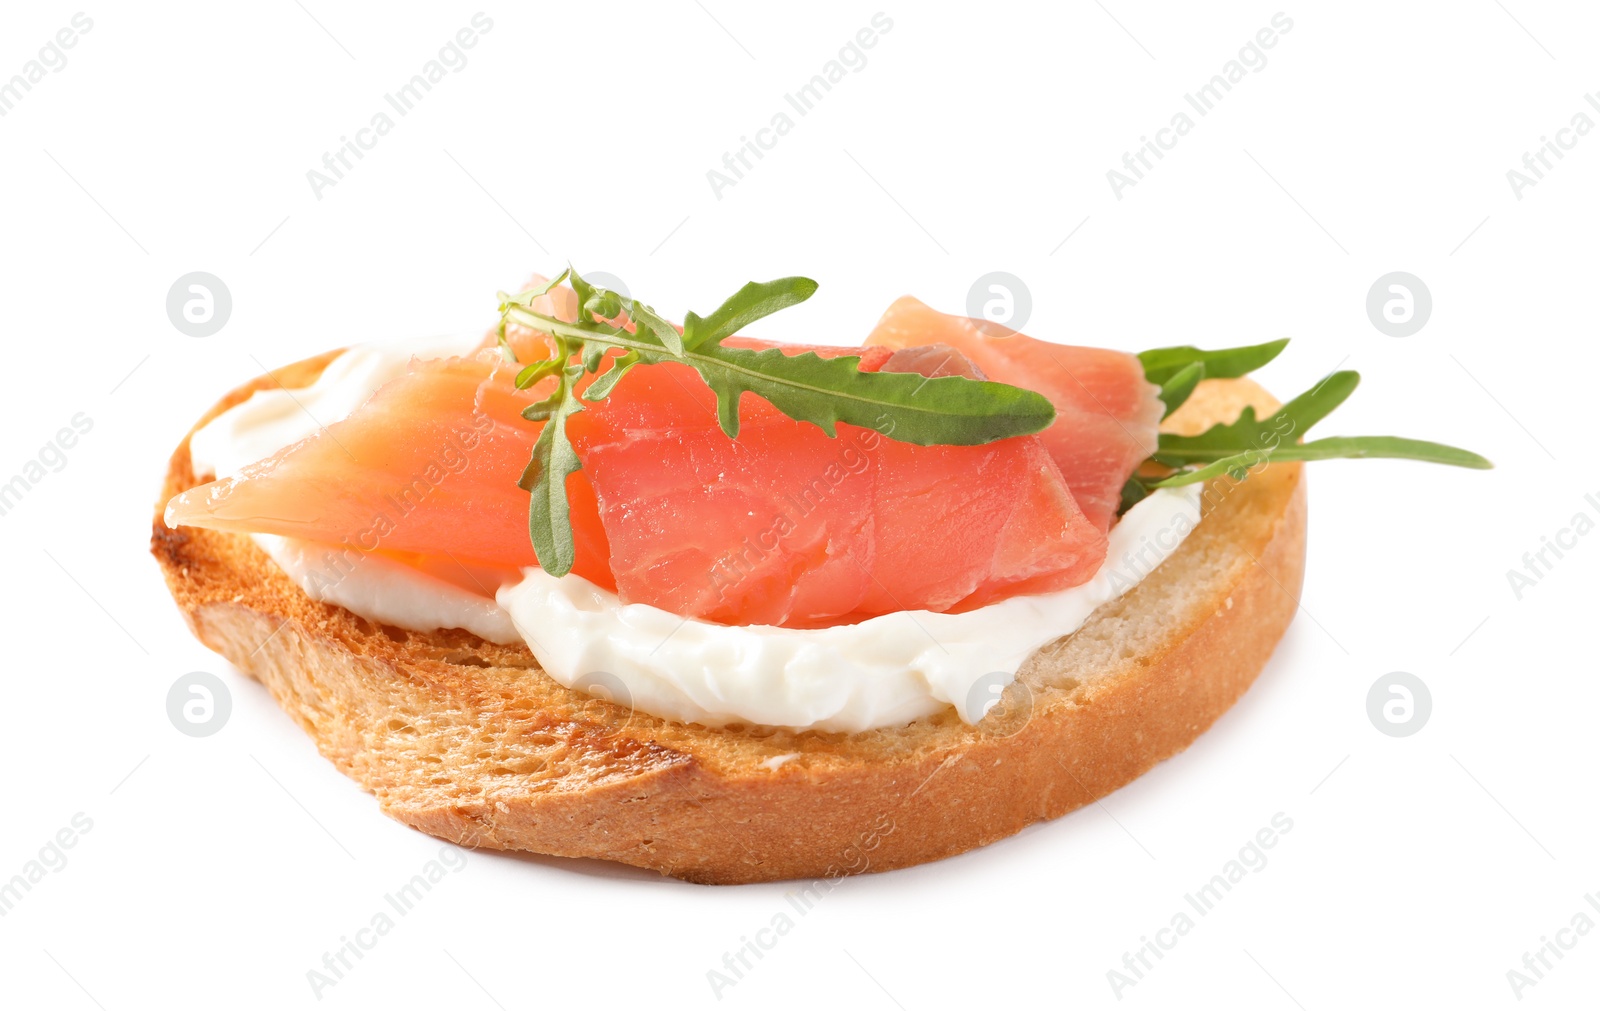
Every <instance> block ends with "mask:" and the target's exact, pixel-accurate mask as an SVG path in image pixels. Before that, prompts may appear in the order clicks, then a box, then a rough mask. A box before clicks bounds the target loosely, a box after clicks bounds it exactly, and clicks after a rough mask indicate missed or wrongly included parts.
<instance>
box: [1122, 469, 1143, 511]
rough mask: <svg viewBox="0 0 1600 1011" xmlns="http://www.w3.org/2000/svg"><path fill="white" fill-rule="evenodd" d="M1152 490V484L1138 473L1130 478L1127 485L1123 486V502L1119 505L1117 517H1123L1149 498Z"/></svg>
mask: <svg viewBox="0 0 1600 1011" xmlns="http://www.w3.org/2000/svg"><path fill="white" fill-rule="evenodd" d="M1150 488H1151V485H1150V483H1148V482H1146V481H1145V480H1144V479H1142V478H1140V477H1139V475H1138V474H1137V473H1135V474H1134V475H1133V476H1132V477H1130V478H1128V481H1127V483H1126V484H1124V485H1123V486H1122V501H1121V502H1120V503H1118V505H1117V515H1118V516H1121V515H1122V514H1123V513H1125V512H1127V511H1128V510H1129V509H1132V508H1133V507H1134V506H1136V505H1138V504H1139V503H1140V502H1143V501H1144V500H1145V499H1146V498H1148V497H1149V495H1150Z"/></svg>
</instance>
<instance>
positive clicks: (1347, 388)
mask: <svg viewBox="0 0 1600 1011" xmlns="http://www.w3.org/2000/svg"><path fill="white" fill-rule="evenodd" d="M1360 382H1361V375H1360V374H1359V373H1356V372H1335V373H1333V374H1332V375H1330V376H1328V377H1327V378H1326V379H1324V380H1323V381H1322V382H1320V383H1318V384H1317V385H1316V386H1314V387H1312V388H1311V389H1309V390H1307V391H1306V392H1304V393H1302V394H1300V395H1299V396H1298V397H1295V398H1294V399H1293V400H1291V401H1289V402H1288V403H1287V404H1284V405H1283V407H1281V408H1279V409H1278V411H1277V413H1275V414H1273V415H1272V416H1271V417H1270V418H1266V419H1264V420H1259V421H1258V420H1257V419H1256V411H1255V408H1253V407H1248V406H1247V407H1246V408H1245V409H1244V410H1243V411H1242V412H1240V414H1239V418H1238V420H1237V421H1234V422H1233V423H1232V424H1228V425H1213V426H1212V427H1211V428H1208V429H1207V430H1206V431H1204V432H1202V433H1201V434H1199V435H1165V434H1164V435H1162V436H1161V441H1160V448H1158V449H1157V450H1156V452H1155V455H1154V457H1153V458H1154V459H1155V460H1156V462H1158V463H1163V464H1166V465H1167V466H1169V467H1177V466H1181V465H1183V464H1186V463H1195V462H1208V461H1211V460H1220V459H1223V458H1224V457H1229V456H1233V455H1235V454H1238V453H1243V452H1248V451H1252V450H1262V449H1271V448H1273V447H1275V446H1279V445H1283V444H1286V443H1292V442H1295V441H1296V440H1298V439H1299V438H1301V437H1302V436H1303V435H1305V433H1306V432H1307V431H1308V430H1309V429H1310V428H1311V426H1312V425H1315V424H1316V423H1317V422H1319V421H1321V420H1322V419H1323V418H1325V417H1327V416H1328V414H1329V413H1331V412H1332V411H1333V409H1334V408H1336V407H1338V406H1339V405H1340V404H1342V403H1344V402H1345V400H1346V399H1348V398H1349V396H1350V394H1352V393H1354V392H1355V389H1356V386H1357V385H1359V384H1360Z"/></svg>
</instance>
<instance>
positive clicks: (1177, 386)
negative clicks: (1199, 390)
mask: <svg viewBox="0 0 1600 1011" xmlns="http://www.w3.org/2000/svg"><path fill="white" fill-rule="evenodd" d="M1205 377H1206V363H1205V362H1190V363H1189V364H1188V365H1185V366H1184V367H1183V368H1181V369H1179V370H1178V371H1176V372H1174V373H1173V374H1172V378H1170V379H1168V380H1167V381H1166V382H1164V383H1162V384H1161V394H1160V395H1161V402H1162V403H1163V404H1166V405H1167V409H1166V410H1165V411H1163V412H1162V413H1161V417H1162V419H1163V420H1165V419H1167V418H1170V417H1172V412H1173V411H1176V410H1177V409H1178V408H1180V407H1182V406H1183V402H1184V401H1185V400H1188V399H1189V394H1191V393H1193V392H1194V388H1195V387H1196V386H1198V385H1200V380H1202V379H1204V378H1205Z"/></svg>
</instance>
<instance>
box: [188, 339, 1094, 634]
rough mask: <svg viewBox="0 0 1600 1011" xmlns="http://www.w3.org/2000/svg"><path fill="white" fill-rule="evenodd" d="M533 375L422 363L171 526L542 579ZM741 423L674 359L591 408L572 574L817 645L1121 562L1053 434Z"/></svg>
mask: <svg viewBox="0 0 1600 1011" xmlns="http://www.w3.org/2000/svg"><path fill="white" fill-rule="evenodd" d="M508 338H511V339H512V340H513V344H514V346H516V345H518V344H526V341H527V340H528V339H532V338H533V335H532V334H526V335H509V334H508ZM733 340H738V341H739V343H741V344H745V345H746V346H763V345H764V343H765V342H757V341H750V340H748V339H744V338H731V339H730V342H731V341H733ZM785 349H786V350H789V348H787V347H786V348H785ZM526 350H530V351H531V350H532V348H531V346H530V347H527V348H526ZM801 350H806V349H801V348H795V349H794V350H793V352H792V353H799V352H800V351H801ZM816 350H818V351H822V352H824V353H828V354H847V353H855V354H859V355H861V357H862V366H861V367H863V368H865V369H867V370H869V371H870V370H876V369H879V368H884V367H890V368H892V369H894V370H895V371H919V372H923V374H930V373H932V372H934V371H935V369H936V368H955V369H957V370H958V372H960V374H966V373H967V372H968V371H971V363H970V362H966V361H965V360H962V361H960V362H956V363H955V364H954V365H951V364H949V362H950V356H948V355H944V356H941V358H940V361H943V362H944V363H945V364H943V365H939V364H936V362H935V361H934V360H933V359H930V358H928V357H927V356H922V355H913V356H904V355H898V354H897V352H896V351H894V350H893V349H890V348H885V347H878V348H869V349H841V348H829V349H816ZM896 358H899V361H898V362H896V361H895V360H896ZM516 369H517V366H515V365H511V364H508V363H505V362H504V361H502V360H501V359H500V358H499V354H498V352H497V351H492V350H485V351H480V352H479V353H478V354H477V355H476V356H474V357H468V358H451V359H442V360H432V361H414V362H413V363H412V365H411V367H410V370H409V371H408V372H407V374H406V375H404V376H402V377H400V378H398V379H396V380H394V381H392V382H391V383H389V384H387V385H385V386H384V387H382V388H381V389H379V390H378V391H377V392H376V393H375V394H374V395H373V396H372V397H371V398H370V399H369V400H368V401H367V403H366V404H364V405H363V406H362V407H360V408H358V409H357V410H356V411H355V412H354V413H353V414H351V415H350V417H348V418H346V419H344V420H343V421H339V422H336V423H334V424H332V425H329V426H328V427H327V428H326V429H325V430H323V431H322V432H319V433H318V434H317V435H314V436H312V437H311V438H309V439H306V440H303V441H302V442H299V443H296V444H295V445H293V446H290V447H287V448H286V449H284V450H282V451H280V452H279V453H277V454H275V455H274V456H272V457H270V458H268V459H266V460H263V461H261V462H259V463H256V464H253V465H251V466H250V467H248V468H246V469H244V470H243V471H242V472H241V473H239V474H238V475H236V476H234V477H231V478H225V479H223V480H220V481H215V482H212V483H211V484H207V485H203V486H200V487H197V488H194V489H191V490H190V491H187V492H184V493H183V494H181V495H179V496H177V497H176V498H175V499H173V501H172V502H171V504H170V505H169V507H168V511H167V521H168V523H169V524H170V525H173V526H178V525H184V524H187V525H193V526H205V527H213V528H218V529H225V530H234V531H241V532H255V533H276V534H284V535H288V536H293V537H299V538H303V539H307V540H313V541H321V542H327V543H334V544H341V543H342V544H346V545H348V546H351V547H353V548H356V549H358V550H363V551H369V550H384V551H389V552H407V553H417V554H423V555H442V556H447V557H450V558H452V559H454V560H457V561H459V562H461V563H463V564H467V563H473V564H484V565H498V566H529V565H534V564H536V561H535V558H534V553H533V550H532V548H531V546H530V544H529V538H528V530H527V515H528V496H527V493H526V492H524V491H522V490H521V489H520V488H518V487H517V484H516V481H517V478H518V477H519V476H520V475H521V473H522V470H523V467H524V466H525V465H526V463H527V461H528V458H529V455H530V453H531V451H532V448H533V444H534V441H535V440H536V439H537V437H538V434H539V431H540V425H539V424H538V423H535V422H529V421H525V420H524V419H523V418H522V417H521V411H522V408H523V407H525V406H527V405H528V404H531V403H533V402H535V401H537V400H539V399H542V398H543V397H544V396H545V395H546V393H547V392H548V390H547V389H546V388H545V386H546V384H544V383H541V384H539V385H536V386H534V387H533V388H531V389H529V390H522V391H519V390H517V389H515V386H514V384H513V382H512V377H513V376H514V375H515V372H516ZM940 374H953V373H949V372H945V373H940ZM741 418H742V422H743V423H742V427H741V430H740V435H739V437H738V438H737V439H729V438H728V437H727V436H726V435H724V434H723V432H722V431H721V429H720V428H719V427H718V425H717V419H716V411H715V399H714V397H713V395H712V393H711V391H710V389H709V388H708V387H707V386H706V385H705V383H704V382H703V381H702V380H701V378H700V376H699V375H698V373H696V372H695V371H694V370H693V369H691V368H689V367H688V366H684V365H677V364H672V363H661V364H654V365H640V366H638V367H636V368H635V369H633V371H631V372H630V373H629V374H628V376H627V377H626V379H624V380H623V381H622V382H621V383H619V384H618V385H617V387H616V389H615V390H614V391H613V392H612V394H611V395H610V397H608V398H607V399H606V400H604V401H603V402H601V403H598V404H586V405H585V408H584V410H583V411H582V412H580V413H578V414H576V415H574V416H573V417H572V419H571V420H570V421H569V422H568V434H569V436H570V438H571V440H572V442H573V445H574V446H575V447H576V448H577V450H578V453H579V456H580V458H581V459H582V461H583V469H581V470H579V471H578V472H576V473H575V474H573V475H572V477H571V478H570V479H569V482H568V495H569V498H570V500H571V508H572V515H571V523H572V527H573V532H574V539H575V543H576V548H577V562H576V564H575V565H574V568H573V571H574V572H575V573H577V574H578V575H581V576H583V577H584V578H586V579H589V580H590V581H592V582H594V583H597V584H599V585H601V586H605V587H607V588H614V589H615V590H616V591H617V592H618V594H619V595H620V596H621V598H622V599H623V600H624V601H625V602H638V603H648V604H652V605H655V606H657V607H661V608H664V609H666V610H670V611H673V612H675V613H677V614H681V615H684V616H686V617H696V618H704V619H708V620H713V621H720V622H725V623H733V624H773V625H787V626H791V627H813V626H818V625H825V624H830V623H835V622H839V621H848V620H856V619H860V618H865V617H869V616H871V615H875V614H883V613H886V612H889V611H897V610H916V609H926V610H934V611H949V610H960V609H965V608H969V607H974V606H978V605H980V604H982V603H986V602H989V601H991V600H993V599H996V598H998V597H1002V596H1005V595H1008V594H1011V593H1017V592H1043V591H1047V590H1052V589H1058V588H1062V587H1066V586H1073V585H1077V584H1078V583H1081V582H1083V581H1085V580H1087V579H1088V578H1089V577H1090V576H1091V575H1093V573H1094V572H1095V571H1096V570H1097V569H1098V568H1099V566H1100V564H1101V562H1102V560H1103V559H1104V557H1105V550H1106V538H1105V534H1104V532H1103V531H1102V530H1101V529H1099V528H1098V527H1097V526H1096V525H1095V523H1093V522H1091V521H1090V520H1089V519H1087V518H1086V517H1085V516H1084V513H1083V512H1082V510H1081V509H1080V508H1079V506H1078V504H1077V502H1076V500H1075V499H1074V497H1073V494H1072V491H1071V490H1070V489H1069V487H1068V484H1067V483H1066V482H1065V481H1064V480H1063V478H1062V474H1061V471H1060V469H1059V468H1058V467H1057V465H1056V463H1055V462H1054V461H1053V460H1052V458H1051V456H1050V453H1049V451H1048V450H1047V448H1046V446H1045V444H1044V443H1043V442H1042V441H1041V440H1040V439H1039V438H1038V437H1036V436H1028V437H1023V438H1013V439H1006V440H1002V441H999V442H995V443H991V444H989V445H985V446H929V447H924V446H915V445H911V444H908V443H902V442H896V441H895V440H894V439H893V438H892V434H893V433H892V432H890V431H885V432H878V431H874V430H873V429H870V428H859V427H856V426H851V425H844V424H840V425H839V426H838V437H837V438H829V437H828V436H827V435H826V433H824V432H823V431H822V430H821V429H819V428H817V427H816V426H814V425H811V424H807V423H802V422H797V421H793V420H792V419H790V418H788V417H787V416H785V415H783V414H782V413H781V412H779V411H778V410H777V409H776V408H774V407H772V405H771V404H769V403H767V402H766V401H765V400H762V399H760V398H759V397H755V396H753V395H747V396H746V397H745V398H744V401H743V403H742V404H741ZM1124 476H1126V475H1124Z"/></svg>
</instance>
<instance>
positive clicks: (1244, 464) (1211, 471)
mask: <svg viewBox="0 0 1600 1011" xmlns="http://www.w3.org/2000/svg"><path fill="white" fill-rule="evenodd" d="M1377 459H1389V460H1420V461H1422V462H1424V463H1442V464H1447V465H1449V466H1452V467H1470V468H1472V469H1473V470H1489V469H1491V468H1493V467H1494V464H1492V463H1490V462H1489V461H1488V460H1486V459H1484V458H1483V457H1481V456H1479V455H1478V454H1477V453H1474V452H1472V451H1470V450H1466V449H1458V448H1457V447H1455V446H1447V445H1445V444H1444V443H1441V442H1426V441H1424V440H1422V439H1402V438H1399V437H1397V436H1393V435H1358V436H1334V437H1332V438H1327V439H1317V440H1315V441H1313V442H1306V443H1299V444H1287V445H1279V446H1276V447H1273V448H1263V449H1249V450H1245V451H1244V452H1242V453H1237V454H1235V455H1233V456H1225V457H1222V458H1221V459H1219V460H1216V461H1214V462H1212V463H1210V464H1207V465H1206V466H1204V467H1201V468H1199V469H1197V470H1185V471H1179V472H1178V473H1176V474H1173V475H1172V476H1171V477H1167V478H1163V479H1161V480H1159V481H1153V482H1151V483H1150V485H1149V487H1151V488H1177V487H1180V486H1182V485H1186V484H1194V483H1196V482H1198V481H1206V480H1209V479H1211V478H1214V477H1219V476H1221V475H1222V474H1231V475H1232V476H1233V477H1234V478H1235V479H1239V480H1242V479H1243V477H1244V476H1245V474H1246V473H1248V472H1249V471H1250V470H1251V469H1252V468H1254V467H1256V466H1257V465H1258V464H1262V463H1267V462H1273V461H1277V460H1377ZM1123 494H1124V495H1125V496H1126V494H1127V492H1126V489H1124V492H1123Z"/></svg>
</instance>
